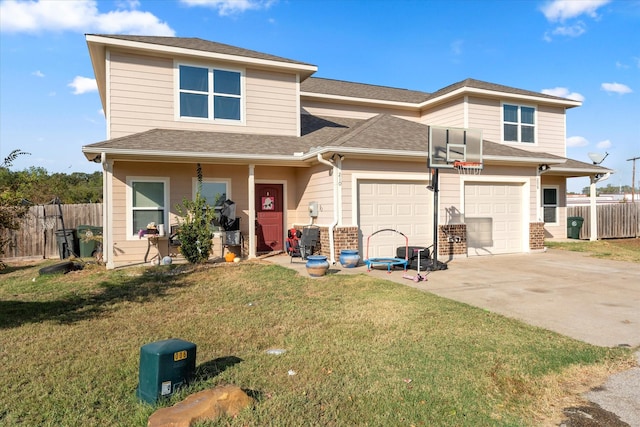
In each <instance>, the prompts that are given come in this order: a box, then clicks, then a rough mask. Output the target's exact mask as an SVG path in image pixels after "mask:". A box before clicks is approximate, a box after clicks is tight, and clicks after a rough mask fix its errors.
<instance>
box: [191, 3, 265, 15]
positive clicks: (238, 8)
mask: <svg viewBox="0 0 640 427" xmlns="http://www.w3.org/2000/svg"><path fill="white" fill-rule="evenodd" d="M180 1H181V3H183V4H186V5H187V6H200V7H208V8H210V9H216V10H217V11H218V15H220V16H226V15H233V14H238V13H242V12H246V11H247V10H259V9H268V8H269V7H271V5H272V4H273V3H275V0H180Z"/></svg>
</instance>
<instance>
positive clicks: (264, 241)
mask: <svg viewBox="0 0 640 427" xmlns="http://www.w3.org/2000/svg"><path fill="white" fill-rule="evenodd" d="M255 194H256V199H255V203H256V205H255V206H256V240H257V243H256V245H257V247H256V250H257V252H258V253H265V252H271V251H281V250H284V242H283V239H284V225H283V214H282V207H283V201H282V196H283V191H282V184H256V193H255Z"/></svg>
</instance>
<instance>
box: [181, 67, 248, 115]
mask: <svg viewBox="0 0 640 427" xmlns="http://www.w3.org/2000/svg"><path fill="white" fill-rule="evenodd" d="M181 65H184V66H187V67H195V68H206V69H207V70H208V80H209V92H208V101H207V102H208V109H209V117H207V118H201V117H182V116H181V115H180V92H181V91H180V66H181ZM213 70H220V71H230V72H233V73H239V74H240V96H237V95H230V94H218V95H224V96H230V97H237V98H240V120H229V119H215V118H214V117H213V99H214V96H215V95H216V93H215V92H214V91H213ZM173 82H174V84H173V86H174V99H175V102H174V106H173V107H174V117H175V120H176V121H180V122H190V123H216V124H224V125H234V126H244V125H245V124H246V121H245V117H246V105H247V102H246V101H247V91H246V87H245V86H246V79H245V70H244V69H242V68H227V67H218V66H211V65H203V64H198V63H192V62H181V61H174V63H173ZM186 92H189V91H186ZM193 93H201V92H193Z"/></svg>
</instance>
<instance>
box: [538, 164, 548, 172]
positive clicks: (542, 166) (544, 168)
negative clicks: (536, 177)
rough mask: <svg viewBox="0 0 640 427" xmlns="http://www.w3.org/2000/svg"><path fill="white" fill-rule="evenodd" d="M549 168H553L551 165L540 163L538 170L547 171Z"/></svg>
mask: <svg viewBox="0 0 640 427" xmlns="http://www.w3.org/2000/svg"><path fill="white" fill-rule="evenodd" d="M549 169H551V167H550V166H549V165H540V166H538V172H546V171H548V170H549Z"/></svg>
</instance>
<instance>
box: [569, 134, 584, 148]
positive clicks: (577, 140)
mask: <svg viewBox="0 0 640 427" xmlns="http://www.w3.org/2000/svg"><path fill="white" fill-rule="evenodd" d="M587 145H589V141H587V139H586V138H585V137H583V136H570V137H569V138H567V147H586V146H587Z"/></svg>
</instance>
